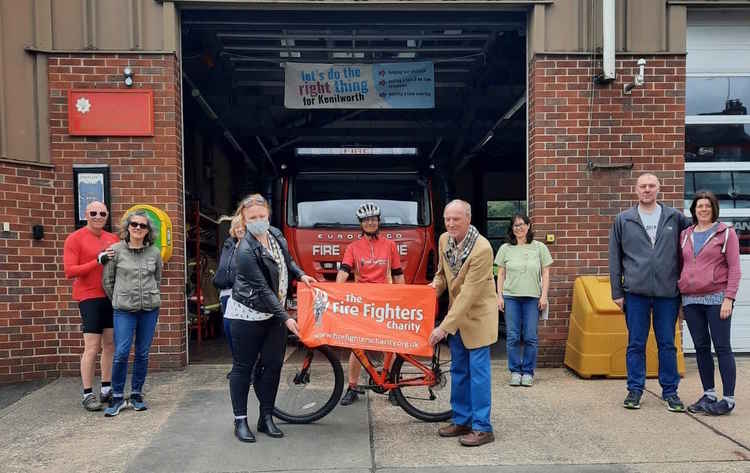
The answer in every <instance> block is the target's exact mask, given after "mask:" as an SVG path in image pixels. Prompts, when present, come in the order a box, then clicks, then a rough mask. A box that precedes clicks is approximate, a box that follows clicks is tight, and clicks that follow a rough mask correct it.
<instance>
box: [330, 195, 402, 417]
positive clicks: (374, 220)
mask: <svg viewBox="0 0 750 473" xmlns="http://www.w3.org/2000/svg"><path fill="white" fill-rule="evenodd" d="M357 218H358V219H359V224H360V226H361V228H362V238H360V239H359V240H357V241H355V242H353V243H351V244H349V246H347V247H346V251H345V252H344V259H343V261H341V269H339V272H338V274H337V275H336V282H337V283H342V282H346V281H347V279H349V275H350V274H354V281H355V282H369V283H395V284H404V282H405V280H404V271H403V269H401V260H400V258H399V254H398V248H396V244H395V243H394V242H393V241H391V240H388V239H387V238H381V237H380V236H379V235H378V232H379V231H380V208H379V207H378V206H377V205H376V204H375V203H374V202H365V203H364V204H362V205H361V206H360V207H359V209H357ZM361 371H362V365H361V364H360V363H359V360H357V357H356V356H354V353H351V354H350V355H349V387H348V388H347V390H346V393H345V394H344V397H343V398H342V399H341V405H342V406H348V405H349V404H351V403H353V402H354V401H356V400H357V398H358V397H359V391H358V390H357V383H358V381H359V375H360V373H361ZM388 397H389V399H392V395H391V393H389V395H388Z"/></svg>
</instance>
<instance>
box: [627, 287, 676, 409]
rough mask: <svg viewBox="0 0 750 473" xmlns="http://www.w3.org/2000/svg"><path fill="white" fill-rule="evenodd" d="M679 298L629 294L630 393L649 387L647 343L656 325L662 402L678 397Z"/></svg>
mask: <svg viewBox="0 0 750 473" xmlns="http://www.w3.org/2000/svg"><path fill="white" fill-rule="evenodd" d="M679 309H680V298H679V297H649V296H639V295H638V294H631V293H629V292H626V293H625V324H626V325H627V326H628V351H627V354H626V356H625V361H626V365H627V368H628V391H638V392H643V390H644V389H645V387H646V342H647V340H648V332H649V329H650V327H651V323H652V316H651V312H652V311H653V325H654V336H655V337H656V346H657V348H658V350H659V384H661V393H662V394H661V395H662V398H664V399H666V398H668V397H670V396H674V395H676V394H677V386H678V385H679V384H680V373H679V372H678V371H677V349H676V348H675V345H674V331H675V324H676V323H677V312H678V311H679Z"/></svg>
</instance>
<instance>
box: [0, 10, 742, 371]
mask: <svg viewBox="0 0 750 473" xmlns="http://www.w3.org/2000/svg"><path fill="white" fill-rule="evenodd" d="M412 63H419V64H425V65H426V66H425V67H427V68H428V70H429V71H430V72H431V74H432V75H430V77H431V78H432V80H431V81H432V83H433V85H434V87H430V89H429V92H428V93H429V94H430V96H431V100H432V102H430V104H428V105H427V106H425V105H424V103H423V102H421V101H420V100H418V99H419V97H417V98H416V99H414V100H415V101H414V102H410V101H407V102H404V103H400V104H399V106H394V107H392V108H388V107H371V108H368V107H364V106H357V105H356V104H354V105H353V104H351V103H324V104H322V105H320V103H318V105H320V106H315V107H308V108H304V107H303V106H291V105H290V102H289V97H285V92H288V91H289V83H290V80H289V79H290V70H297V69H299V70H301V71H302V74H304V73H305V72H304V71H305V70H307V69H306V65H317V66H320V65H331V66H332V67H331V70H333V66H336V67H339V68H343V70H347V67H348V65H368V67H370V66H373V65H378V64H391V65H392V64H407V65H408V64H412ZM295 68H296V69H295ZM345 75H346V73H345ZM303 77H304V76H303ZM357 77H358V76H357ZM345 79H347V80H345ZM348 79H351V77H349V78H346V77H344V78H342V79H341V80H337V82H336V87H340V88H341V90H344V91H346V92H352V93H355V92H356V93H361V94H367V93H368V90H367V84H366V83H365V81H358V80H348ZM316 87H318V86H317V85H315V86H312V85H311V86H310V88H308V89H305V91H306V92H305V93H306V94H307V93H309V94H310V96H311V97H313V98H314V96H315V93H316V90H317V89H316ZM371 87H374V85H371ZM310 100H311V101H313V100H312V99H310ZM410 100H411V99H410ZM305 104H307V102H305ZM303 105H304V104H303ZM749 105H750V1H746V0H726V1H707V0H706V1H703V0H527V1H523V0H484V1H482V0H456V1H440V0H402V1H396V0H361V1H356V0H318V1H306V0H290V1H272V0H0V225H1V227H0V383H10V382H16V381H22V380H30V379H38V378H54V377H57V376H60V375H73V374H76V373H78V370H79V359H80V354H81V352H82V350H83V339H82V335H81V332H80V316H79V313H78V307H77V304H76V303H75V302H74V301H73V300H72V297H71V282H70V281H69V280H67V279H66V278H65V274H64V271H63V255H62V252H63V243H64V240H65V238H66V236H67V235H68V234H69V233H71V232H72V231H74V230H75V229H76V228H77V227H78V226H80V225H82V224H85V215H83V212H82V210H81V209H82V208H85V205H86V202H88V201H90V200H91V199H94V198H96V199H103V200H105V202H106V203H107V204H108V206H109V208H110V214H111V225H112V228H113V230H116V227H117V224H118V221H119V218H120V217H121V216H122V215H123V213H124V212H125V211H126V210H127V209H129V208H131V207H132V206H133V205H136V204H144V205H149V206H152V207H154V208H156V209H158V210H159V211H161V212H164V213H165V214H166V215H168V216H169V219H170V220H171V225H172V226H171V232H170V234H169V235H167V236H165V238H168V239H170V240H171V245H172V250H171V251H172V254H171V258H170V259H169V260H168V261H167V262H166V264H165V267H164V273H163V279H162V307H161V312H160V317H159V324H158V327H157V331H156V336H155V339H154V344H153V347H152V350H151V363H152V367H153V368H154V369H162V370H165V369H179V368H183V367H185V366H186V365H187V364H188V363H195V362H201V361H206V360H216V359H217V358H216V357H217V356H218V357H220V356H221V355H216V353H218V352H220V351H221V350H223V349H224V347H223V344H221V343H218V342H216V340H217V339H219V340H220V336H221V334H220V329H218V331H217V330H214V329H213V326H212V321H211V316H210V315H206V313H207V312H208V311H209V309H208V308H207V307H208V306H211V305H212V302H215V301H213V300H212V299H215V294H212V292H211V291H212V289H211V283H210V281H211V271H210V270H211V268H213V267H215V262H216V259H217V257H218V252H219V251H220V249H221V243H222V242H223V238H225V236H226V231H227V224H226V222H225V221H224V220H223V219H222V218H221V217H222V216H225V215H231V214H232V212H233V211H234V208H235V206H236V205H237V202H238V201H239V200H240V199H241V198H242V197H243V196H244V195H247V194H248V193H251V192H260V193H262V194H264V195H267V196H269V197H270V198H271V199H272V201H273V206H274V209H273V210H274V212H273V219H274V222H273V223H274V224H275V225H279V226H281V224H282V223H283V222H287V223H289V222H290V221H289V220H287V219H288V218H289V219H291V218H292V217H294V218H295V219H296V220H294V224H298V225H303V219H302V218H301V217H299V216H297V215H296V214H295V215H294V216H291V215H287V214H283V213H282V212H281V209H282V208H285V207H283V206H281V205H280V203H279V202H278V201H279V200H280V199H281V197H280V196H282V195H285V196H286V195H287V194H285V193H283V192H286V191H285V190H284V184H283V180H282V178H283V176H285V175H289V173H291V172H294V170H295V169H297V168H298V164H299V160H301V159H302V156H303V155H304V154H305V153H308V154H311V155H314V156H317V157H319V158H321V159H324V158H325V157H326V156H331V155H336V156H338V157H337V158H335V159H336V160H337V162H342V161H346V162H348V163H349V165H350V166H351V167H352V169H354V170H356V169H360V168H363V167H364V166H370V167H372V166H373V165H376V166H379V167H380V168H382V170H383V171H387V170H388V169H391V168H392V169H394V170H395V169H400V166H404V165H405V164H404V163H407V162H411V161H409V160H413V161H415V162H417V161H418V162H419V163H420V165H422V167H423V168H424V169H427V170H429V173H426V174H425V175H424V177H420V180H419V182H420V183H421V184H420V185H423V186H425V187H424V188H425V189H427V191H425V192H427V193H426V194H424V196H426V197H425V199H426V200H425V202H424V203H420V204H419V209H420V211H421V212H422V213H420V217H419V221H418V222H417V223H415V225H417V226H419V225H422V226H425V227H427V226H429V227H431V228H433V229H434V235H438V234H439V233H440V232H442V231H443V230H444V229H443V227H442V207H443V206H444V205H445V203H446V202H447V201H448V200H450V199H452V198H462V199H465V200H467V201H469V202H470V203H471V204H472V208H473V212H472V223H473V224H474V225H475V226H476V227H477V228H478V229H479V230H480V232H481V233H482V234H484V235H486V236H487V237H488V238H489V239H490V241H491V242H492V244H493V246H494V247H495V249H497V247H498V246H499V245H500V244H501V243H502V242H503V241H504V239H505V237H506V231H507V228H508V225H509V224H510V217H511V216H512V215H513V213H515V212H518V211H520V212H527V213H528V214H529V215H530V217H531V220H532V222H533V228H534V231H535V234H536V238H537V239H539V240H540V241H543V242H545V243H546V244H547V245H548V247H549V249H550V251H551V253H552V256H553V258H554V260H555V263H554V265H553V267H552V272H551V274H552V282H551V289H550V295H549V299H550V313H549V318H548V319H547V320H542V321H540V328H539V338H540V350H539V362H540V364H542V365H547V366H559V365H560V364H561V363H562V359H563V354H564V349H565V341H566V338H567V336H568V322H569V315H570V311H571V302H572V293H573V283H574V281H575V278H576V277H578V276H583V275H602V276H606V275H608V269H607V245H608V232H609V229H610V226H611V224H612V221H613V219H614V216H615V215H616V214H617V213H618V212H620V211H621V210H623V209H625V208H627V207H629V206H631V205H633V204H634V203H635V193H634V184H635V178H636V177H637V176H638V175H639V174H640V173H643V172H647V171H648V172H652V173H654V174H656V175H657V176H658V177H659V178H660V180H661V184H662V187H661V196H660V199H661V200H662V201H663V202H664V203H666V204H668V205H671V206H675V207H678V208H684V207H685V202H688V203H689V202H690V200H691V199H692V196H693V195H694V193H695V191H696V190H700V189H709V190H711V191H713V192H714V193H716V195H717V196H718V197H719V199H720V200H721V207H722V208H721V219H722V220H723V221H727V222H732V223H733V224H734V226H735V229H736V230H737V232H738V234H739V236H740V242H741V243H740V244H741V253H742V256H741V259H742V265H743V281H742V283H741V286H740V291H739V294H738V300H737V307H736V309H735V314H734V317H735V320H734V322H733V340H732V343H733V347H734V349H735V351H738V352H743V351H744V352H747V351H750V283H748V277H750V276H748V275H750V115H748V106H749ZM394 150H400V151H394ZM403 150H408V152H405V151H403ZM389 155H390V157H388V156H389ZM392 155H399V156H398V157H394V156H392ZM381 158H382V161H377V160H378V159H381ZM332 159H333V158H332ZM399 159H402V160H403V161H402V162H399ZM299 182H300V181H298V183H299ZM310 185H311V186H313V184H310ZM351 187H352V186H346V185H341V186H340V187H336V186H321V187H320V189H321V190H320V194H319V199H318V200H321V201H322V200H327V199H329V198H336V196H341V197H340V198H348V197H346V196H349V195H350V193H351V192H352V188H351ZM298 188H300V187H299V186H298ZM312 188H314V187H310V188H309V189H312ZM394 192H395V191H394ZM402 194H403V196H405V197H403V198H404V199H406V200H409V199H411V198H414V199H417V198H420V197H414V195H413V192H411V191H409V192H406V191H404V192H402ZM351 195H353V194H351ZM394 195H395V194H394ZM399 195H401V194H399ZM296 196H297V197H295V198H298V199H302V198H303V197H304V196H303V193H302V192H297V194H296ZM314 197H315V196H313V197H311V200H315V198H314ZM290 198H291V197H290ZM305 198H306V197H305ZM383 198H385V199H389V198H391V197H388V196H384V197H383ZM393 199H394V200H398V199H397V198H396V197H393ZM301 208H302V206H300V209H301ZM319 238H320V240H321V241H319V242H317V243H319V244H320V245H322V246H319V248H324V247H325V245H326V244H328V243H330V242H328V241H327V240H326V238H327V232H325V231H321V232H320V237H319ZM404 248H405V246H404ZM409 251H411V250H409ZM324 256H325V255H324ZM327 256H331V255H327ZM424 258H428V259H430V258H434V254H431V255H425V256H424ZM321 261H323V260H321ZM327 264H333V265H334V266H331V268H334V270H335V263H334V262H329V261H328V260H326V261H324V262H322V263H321V265H322V266H321V268H322V269H321V273H320V274H316V277H318V278H319V279H320V280H325V278H326V277H325V274H328V273H326V268H327V266H326V265H327ZM425 264H427V263H425ZM428 266H429V265H428ZM324 273H325V274H324ZM198 288H200V289H198ZM683 340H684V345H685V348H686V350H690V348H691V341H690V339H689V335H688V334H687V331H685V333H684V334H683ZM501 343H502V342H501ZM212 350H215V351H216V353H213V354H212ZM222 353H224V352H222ZM228 360H229V359H228V358H227V359H226V360H225V361H226V362H228Z"/></svg>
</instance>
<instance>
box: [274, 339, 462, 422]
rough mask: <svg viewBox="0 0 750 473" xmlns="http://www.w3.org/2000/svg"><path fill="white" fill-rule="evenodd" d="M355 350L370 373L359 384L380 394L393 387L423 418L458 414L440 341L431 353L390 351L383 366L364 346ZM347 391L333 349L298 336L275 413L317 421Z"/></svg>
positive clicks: (290, 419)
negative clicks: (452, 403)
mask: <svg viewBox="0 0 750 473" xmlns="http://www.w3.org/2000/svg"><path fill="white" fill-rule="evenodd" d="M441 347H442V349H441ZM443 351H445V353H442V352H443ZM352 352H353V353H354V355H355V356H356V357H357V360H359V362H360V363H361V364H362V366H363V367H364V368H365V370H366V371H367V373H368V374H369V375H370V379H369V382H368V384H365V385H360V386H357V387H358V388H359V389H367V390H370V391H374V392H376V393H378V394H385V393H387V392H389V391H393V392H394V393H395V397H396V401H397V402H398V405H399V406H401V408H402V409H403V410H404V411H406V412H407V413H408V414H409V415H411V416H413V417H416V418H417V419H419V420H422V421H426V422H442V421H446V420H448V419H450V418H451V416H452V415H453V411H452V410H451V406H450V356H449V352H448V350H447V348H446V347H444V346H443V345H442V344H438V345H436V346H435V350H434V353H433V355H432V357H431V358H425V357H416V356H414V355H409V354H401V353H400V354H395V353H391V352H387V353H385V354H384V355H383V360H382V365H380V366H375V363H373V359H372V358H370V354H369V353H368V352H366V351H365V350H352ZM441 353H442V354H443V355H444V356H443V357H441ZM394 357H395V359H394ZM391 361H392V362H393V365H392V367H391V368H390V369H388V366H391ZM378 364H380V363H378ZM343 391H344V370H343V369H342V367H341V361H340V360H339V358H338V357H337V356H336V354H335V353H334V352H333V350H332V349H331V348H330V347H327V346H321V347H317V348H309V347H307V346H306V345H304V344H303V343H301V342H296V344H294V345H290V346H288V347H287V352H286V356H285V362H284V368H283V369H282V373H281V383H280V385H279V392H278V395H277V396H276V406H275V408H274V415H275V416H276V417H278V418H279V419H281V420H283V421H286V422H289V423H292V424H307V423H310V422H315V421H316V420H319V419H321V418H323V417H325V416H326V415H328V413H330V412H331V411H332V410H333V409H334V408H335V407H336V405H337V404H338V402H339V399H340V398H341V394H342V392H343Z"/></svg>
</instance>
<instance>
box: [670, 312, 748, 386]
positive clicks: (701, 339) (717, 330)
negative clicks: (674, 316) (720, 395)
mask: <svg viewBox="0 0 750 473" xmlns="http://www.w3.org/2000/svg"><path fill="white" fill-rule="evenodd" d="M683 312H684V313H685V321H686V322H687V326H688V329H689V330H690V336H691V337H692V338H693V344H694V345H695V361H696V363H697V364H698V373H699V374H700V377H701V383H702V384H703V390H704V391H706V390H709V389H714V387H715V386H714V358H713V356H712V355H711V341H712V340H713V342H714V350H715V351H716V357H717V358H718V359H719V374H721V384H722V386H723V388H724V395H725V396H734V385H735V383H736V381H737V366H736V365H735V363H734V353H732V345H731V343H730V329H731V327H732V317H731V316H730V317H729V318H727V319H724V320H722V319H721V317H719V313H720V312H721V305H703V304H690V305H686V306H684V307H683Z"/></svg>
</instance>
